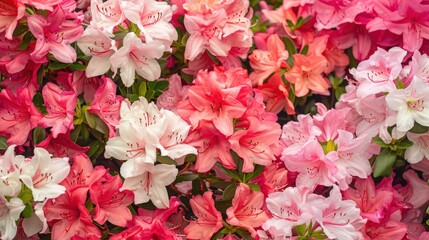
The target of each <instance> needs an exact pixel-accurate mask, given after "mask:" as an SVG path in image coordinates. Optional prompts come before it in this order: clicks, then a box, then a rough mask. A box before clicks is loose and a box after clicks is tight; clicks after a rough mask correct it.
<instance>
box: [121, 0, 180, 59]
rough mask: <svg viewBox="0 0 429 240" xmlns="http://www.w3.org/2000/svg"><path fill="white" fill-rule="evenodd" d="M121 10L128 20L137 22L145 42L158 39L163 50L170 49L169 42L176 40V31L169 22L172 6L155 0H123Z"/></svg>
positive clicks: (171, 15)
mask: <svg viewBox="0 0 429 240" xmlns="http://www.w3.org/2000/svg"><path fill="white" fill-rule="evenodd" d="M123 12H124V15H125V17H126V18H127V19H128V20H130V21H131V22H133V23H135V24H137V26H138V27H139V29H140V30H141V32H142V33H143V35H144V39H145V41H146V42H152V41H154V40H158V41H161V42H162V44H163V45H164V50H165V51H170V50H171V48H170V46H171V44H172V43H173V41H175V40H177V31H176V29H175V28H174V26H173V25H172V24H171V23H170V21H171V18H172V17H173V8H172V6H170V5H169V4H168V3H166V2H158V1H155V0H147V1H134V2H133V1H124V5H123Z"/></svg>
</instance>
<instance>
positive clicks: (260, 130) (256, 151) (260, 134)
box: [228, 117, 281, 172]
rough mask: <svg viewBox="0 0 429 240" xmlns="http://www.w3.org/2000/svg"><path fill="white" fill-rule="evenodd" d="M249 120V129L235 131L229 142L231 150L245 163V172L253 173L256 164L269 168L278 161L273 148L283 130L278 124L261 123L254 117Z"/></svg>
mask: <svg viewBox="0 0 429 240" xmlns="http://www.w3.org/2000/svg"><path fill="white" fill-rule="evenodd" d="M247 120H248V121H249V126H248V127H247V129H243V130H238V131H235V132H234V133H233V134H232V135H231V136H230V137H229V139H228V140H229V142H230V143H231V149H232V150H234V151H235V152H236V153H237V154H238V156H240V157H241V158H242V159H243V161H244V164H243V169H242V170H243V172H252V171H253V170H254V165H253V164H254V163H255V164H259V165H263V166H268V165H270V164H271V162H272V161H273V160H275V159H276V157H275V156H274V153H273V147H274V146H275V145H276V144H277V142H278V139H279V138H280V134H281V129H280V126H279V124H278V123H276V122H271V121H260V120H258V119H256V118H254V117H249V118H248V119H247Z"/></svg>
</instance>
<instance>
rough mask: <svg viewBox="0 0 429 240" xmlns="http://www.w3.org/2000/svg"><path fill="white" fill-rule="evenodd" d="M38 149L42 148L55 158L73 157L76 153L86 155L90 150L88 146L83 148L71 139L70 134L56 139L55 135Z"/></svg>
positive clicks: (59, 135) (49, 136) (50, 135)
mask: <svg viewBox="0 0 429 240" xmlns="http://www.w3.org/2000/svg"><path fill="white" fill-rule="evenodd" d="M36 147H41V148H44V149H46V150H48V152H49V153H51V154H52V155H53V156H54V157H70V158H71V157H73V155H74V154H76V153H86V152H87V151H88V150H89V147H88V146H85V147H81V146H79V145H77V144H76V143H74V142H73V141H72V140H71V139H70V132H67V133H65V134H58V136H57V137H56V138H54V136H53V134H52V133H51V134H49V135H48V137H47V138H46V139H45V140H43V141H41V142H40V143H39V144H37V145H36Z"/></svg>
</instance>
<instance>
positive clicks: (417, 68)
mask: <svg viewBox="0 0 429 240" xmlns="http://www.w3.org/2000/svg"><path fill="white" fill-rule="evenodd" d="M401 75H403V76H404V77H405V79H402V82H404V84H405V86H408V85H409V84H410V83H411V81H413V78H414V76H417V77H419V78H421V79H423V81H426V82H428V81H429V57H428V56H427V55H426V54H421V53H420V52H419V51H415V52H414V54H413V57H412V60H411V61H410V62H409V63H408V65H407V66H405V67H404V68H403V69H402V73H401Z"/></svg>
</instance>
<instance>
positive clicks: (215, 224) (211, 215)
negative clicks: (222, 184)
mask: <svg viewBox="0 0 429 240" xmlns="http://www.w3.org/2000/svg"><path fill="white" fill-rule="evenodd" d="M212 196H213V192H211V191H207V192H205V193H204V195H203V196H201V195H197V196H194V197H193V198H192V199H191V200H190V201H189V203H190V204H191V207H192V211H193V213H194V214H195V216H196V217H197V219H196V220H195V221H191V223H190V224H189V225H188V226H187V227H186V228H185V234H186V238H189V239H201V240H209V239H210V238H211V237H212V236H213V234H214V233H215V232H217V231H218V230H219V229H220V228H221V227H222V215H221V213H220V212H219V211H218V210H217V209H216V208H215V205H214V200H213V198H212Z"/></svg>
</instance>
